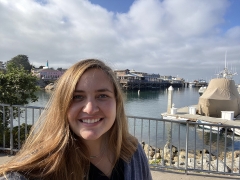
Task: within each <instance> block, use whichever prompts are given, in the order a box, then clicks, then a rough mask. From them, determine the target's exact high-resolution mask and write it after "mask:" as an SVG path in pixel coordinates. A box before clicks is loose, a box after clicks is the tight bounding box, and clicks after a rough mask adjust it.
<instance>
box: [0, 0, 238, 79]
mask: <svg viewBox="0 0 240 180" xmlns="http://www.w3.org/2000/svg"><path fill="white" fill-rule="evenodd" d="M239 17H240V0H71V1H66V0H18V1H16V0H0V22H1V26H0V39H1V43H0V61H3V62H6V61H8V60H10V59H11V58H13V57H14V56H16V55H18V54H25V55H27V56H28V57H29V60H30V62H31V63H32V64H33V65H35V66H36V67H38V66H40V65H45V64H46V61H47V60H48V62H49V65H50V67H54V68H58V67H63V68H68V67H70V66H71V65H72V64H73V63H75V62H77V61H79V60H80V59H85V58H98V59H102V60H103V61H105V62H107V63H108V64H109V65H110V66H111V67H112V68H113V69H134V70H136V71H142V72H147V73H158V74H160V75H172V76H178V77H183V78H185V79H186V80H189V81H192V80H195V79H206V80H209V79H211V78H215V77H216V76H215V74H216V73H217V72H218V71H220V70H222V69H223V68H224V60H225V52H226V51H227V62H228V67H229V69H231V70H232V71H237V72H238V74H240V20H239V19H240V18H239ZM235 80H236V82H237V83H240V76H239V75H238V76H236V77H235Z"/></svg>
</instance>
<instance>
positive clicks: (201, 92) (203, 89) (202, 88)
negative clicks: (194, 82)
mask: <svg viewBox="0 0 240 180" xmlns="http://www.w3.org/2000/svg"><path fill="white" fill-rule="evenodd" d="M206 89H207V87H206V86H202V87H200V88H199V90H198V93H199V95H200V96H201V95H202V94H203V93H204V92H205V91H206Z"/></svg>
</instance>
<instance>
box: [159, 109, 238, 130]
mask: <svg viewBox="0 0 240 180" xmlns="http://www.w3.org/2000/svg"><path fill="white" fill-rule="evenodd" d="M189 107H195V108H196V109H197V105H191V106H186V107H182V108H178V109H177V112H176V113H175V114H169V113H167V112H165V113H162V114H161V115H162V116H172V117H174V118H185V119H188V120H189V121H193V122H195V121H197V120H202V121H206V122H210V123H214V124H217V123H221V124H223V125H229V126H240V116H239V115H238V116H237V117H236V118H234V120H228V119H222V118H215V117H209V116H202V115H199V114H189Z"/></svg>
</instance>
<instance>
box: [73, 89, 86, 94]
mask: <svg viewBox="0 0 240 180" xmlns="http://www.w3.org/2000/svg"><path fill="white" fill-rule="evenodd" d="M74 92H78V93H83V92H84V91H83V90H79V89H75V90H74Z"/></svg>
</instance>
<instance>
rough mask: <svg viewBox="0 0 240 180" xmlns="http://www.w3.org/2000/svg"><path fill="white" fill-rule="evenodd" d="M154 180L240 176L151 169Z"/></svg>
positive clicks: (3, 160) (4, 157)
mask: <svg viewBox="0 0 240 180" xmlns="http://www.w3.org/2000/svg"><path fill="white" fill-rule="evenodd" d="M12 157H13V156H10V155H6V154H3V153H0V165H1V164H4V163H6V162H7V161H9V160H10V159H11V158H12ZM151 174H152V177H153V180H225V179H234V180H235V179H240V176H238V177H237V176H229V175H214V174H206V173H189V174H185V172H183V171H179V170H165V169H156V168H151Z"/></svg>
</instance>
